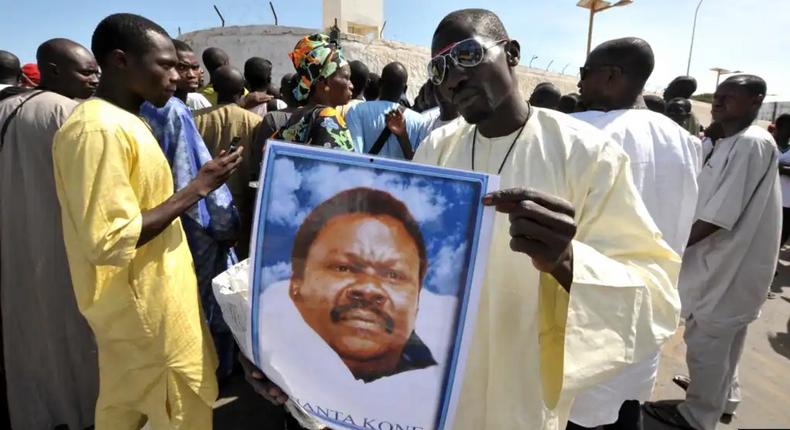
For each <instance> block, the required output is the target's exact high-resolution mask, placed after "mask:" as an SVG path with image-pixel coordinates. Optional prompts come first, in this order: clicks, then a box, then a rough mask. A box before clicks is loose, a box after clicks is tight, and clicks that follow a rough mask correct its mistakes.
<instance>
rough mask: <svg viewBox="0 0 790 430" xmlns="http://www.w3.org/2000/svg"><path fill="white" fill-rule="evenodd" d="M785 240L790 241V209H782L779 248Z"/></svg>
mask: <svg viewBox="0 0 790 430" xmlns="http://www.w3.org/2000/svg"><path fill="white" fill-rule="evenodd" d="M787 239H790V208H782V239H781V240H782V241H781V242H779V246H780V247H781V246H783V245H784V244H785V242H787Z"/></svg>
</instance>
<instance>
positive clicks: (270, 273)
mask: <svg viewBox="0 0 790 430" xmlns="http://www.w3.org/2000/svg"><path fill="white" fill-rule="evenodd" d="M290 277H291V264H290V263H286V262H285V261H281V262H279V263H276V264H274V265H272V266H266V267H264V268H263V279H262V281H263V285H270V284H272V283H275V282H278V281H282V280H285V279H288V278H290Z"/></svg>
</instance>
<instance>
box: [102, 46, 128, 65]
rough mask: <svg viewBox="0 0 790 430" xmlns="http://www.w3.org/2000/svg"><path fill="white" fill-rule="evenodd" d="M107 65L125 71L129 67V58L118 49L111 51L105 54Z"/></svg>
mask: <svg viewBox="0 0 790 430" xmlns="http://www.w3.org/2000/svg"><path fill="white" fill-rule="evenodd" d="M107 64H111V65H112V66H113V67H115V68H117V69H126V68H127V67H128V66H129V57H128V56H127V55H126V53H125V52H123V51H121V50H120V49H113V50H112V52H110V53H109V54H107Z"/></svg>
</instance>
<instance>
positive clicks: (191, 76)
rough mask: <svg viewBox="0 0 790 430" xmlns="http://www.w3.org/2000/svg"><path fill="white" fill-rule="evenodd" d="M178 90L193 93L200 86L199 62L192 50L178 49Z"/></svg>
mask: <svg viewBox="0 0 790 430" xmlns="http://www.w3.org/2000/svg"><path fill="white" fill-rule="evenodd" d="M176 55H177V56H178V65H177V66H176V70H177V71H178V76H179V77H180V79H179V80H178V90H179V91H183V92H187V93H193V92H195V91H197V89H198V87H199V86H200V63H199V62H198V59H197V57H196V56H195V53H194V52H192V51H178V52H177V53H176Z"/></svg>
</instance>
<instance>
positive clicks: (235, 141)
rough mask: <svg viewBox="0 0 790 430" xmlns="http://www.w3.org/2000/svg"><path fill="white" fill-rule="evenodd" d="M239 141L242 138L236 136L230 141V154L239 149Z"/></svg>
mask: <svg viewBox="0 0 790 430" xmlns="http://www.w3.org/2000/svg"><path fill="white" fill-rule="evenodd" d="M239 142H241V138H240V137H238V136H236V137H234V138H233V140H231V141H230V146H228V154H233V153H234V152H236V150H237V149H239Z"/></svg>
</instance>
